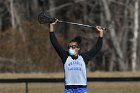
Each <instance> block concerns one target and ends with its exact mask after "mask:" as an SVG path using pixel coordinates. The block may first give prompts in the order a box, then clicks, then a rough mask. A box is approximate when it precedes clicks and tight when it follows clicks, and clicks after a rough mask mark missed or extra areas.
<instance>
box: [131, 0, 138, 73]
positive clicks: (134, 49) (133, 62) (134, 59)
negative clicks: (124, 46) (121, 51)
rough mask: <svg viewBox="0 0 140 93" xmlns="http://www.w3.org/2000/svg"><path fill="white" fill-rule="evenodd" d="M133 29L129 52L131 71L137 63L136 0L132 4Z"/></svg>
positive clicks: (134, 69)
mask: <svg viewBox="0 0 140 93" xmlns="http://www.w3.org/2000/svg"><path fill="white" fill-rule="evenodd" d="M134 7H135V8H134V30H133V31H132V32H133V38H132V54H131V69H132V71H136V65H137V44H138V42H137V41H138V28H139V24H138V21H139V20H138V17H139V3H138V0H135V5H134Z"/></svg>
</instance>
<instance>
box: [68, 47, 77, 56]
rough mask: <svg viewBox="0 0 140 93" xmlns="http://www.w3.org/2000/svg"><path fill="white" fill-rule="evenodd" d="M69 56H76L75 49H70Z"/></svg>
mask: <svg viewBox="0 0 140 93" xmlns="http://www.w3.org/2000/svg"><path fill="white" fill-rule="evenodd" d="M69 54H70V55H71V56H74V55H76V51H75V49H72V48H70V49H69Z"/></svg>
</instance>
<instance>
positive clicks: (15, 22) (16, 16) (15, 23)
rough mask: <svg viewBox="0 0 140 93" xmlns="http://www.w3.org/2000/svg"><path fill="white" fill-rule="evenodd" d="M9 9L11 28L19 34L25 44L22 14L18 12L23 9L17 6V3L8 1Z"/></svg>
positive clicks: (11, 0) (12, 0) (13, 0)
mask: <svg viewBox="0 0 140 93" xmlns="http://www.w3.org/2000/svg"><path fill="white" fill-rule="evenodd" d="M10 9H11V10H10V12H11V22H12V27H13V28H14V29H17V30H19V31H20V32H21V36H22V39H23V41H24V42H25V35H24V33H23V28H22V22H21V15H22V14H21V12H20V11H22V9H23V7H22V6H19V3H18V1H16V0H10ZM23 19H24V18H23Z"/></svg>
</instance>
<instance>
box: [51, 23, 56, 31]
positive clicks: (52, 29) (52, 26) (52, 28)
mask: <svg viewBox="0 0 140 93" xmlns="http://www.w3.org/2000/svg"><path fill="white" fill-rule="evenodd" d="M54 31H55V24H50V32H54Z"/></svg>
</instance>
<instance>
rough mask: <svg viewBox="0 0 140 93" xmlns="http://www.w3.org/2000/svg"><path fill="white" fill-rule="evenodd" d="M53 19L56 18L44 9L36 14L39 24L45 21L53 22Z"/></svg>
mask: <svg viewBox="0 0 140 93" xmlns="http://www.w3.org/2000/svg"><path fill="white" fill-rule="evenodd" d="M55 20H56V19H55V18H54V17H51V16H50V15H49V13H47V12H45V11H42V12H40V13H39V15H38V22H39V23H40V24H46V23H48V24H50V23H53V22H55Z"/></svg>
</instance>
